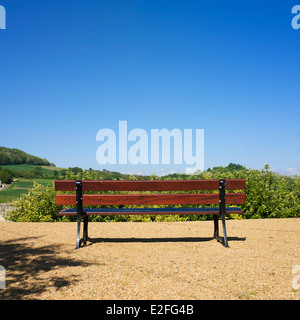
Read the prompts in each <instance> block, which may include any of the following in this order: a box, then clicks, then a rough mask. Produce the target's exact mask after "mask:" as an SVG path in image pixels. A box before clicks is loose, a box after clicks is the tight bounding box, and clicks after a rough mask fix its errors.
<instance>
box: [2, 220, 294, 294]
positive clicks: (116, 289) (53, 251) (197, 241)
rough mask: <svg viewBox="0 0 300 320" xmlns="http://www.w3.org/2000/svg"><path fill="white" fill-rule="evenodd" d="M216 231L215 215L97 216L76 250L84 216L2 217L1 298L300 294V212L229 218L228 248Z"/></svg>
mask: <svg viewBox="0 0 300 320" xmlns="http://www.w3.org/2000/svg"><path fill="white" fill-rule="evenodd" d="M220 227H221V223H220ZM212 233H213V221H198V222H157V223H151V222H150V223H133V222H123V223H122V222H117V223H90V224H89V236H90V237H91V239H92V241H91V242H89V243H88V245H87V246H86V247H84V248H80V249H79V250H74V246H75V238H76V223H67V222H65V223H21V222H19V223H13V222H1V223H0V265H2V266H4V267H5V270H6V288H5V289H0V299H2V300H3V299H5V300H8V299H80V300H81V299H139V300H142V299H170V300H173V299H192V300H194V299H196V300H197V299H243V300H246V299H291V300H299V298H300V289H299V290H295V289H293V286H292V279H293V277H295V276H296V275H295V274H292V268H293V267H294V266H296V265H300V255H299V244H300V243H299V242H300V241H299V240H300V219H297V218H291V219H272V220H270V219H268V220H228V221H227V234H228V235H229V245H230V248H228V249H226V248H224V247H223V246H222V245H221V243H219V242H217V241H216V240H213V239H212V238H211V236H212ZM299 268H300V267H299ZM298 283H299V281H298ZM299 284H300V283H299Z"/></svg>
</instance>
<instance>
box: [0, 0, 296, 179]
mask: <svg viewBox="0 0 300 320" xmlns="http://www.w3.org/2000/svg"><path fill="white" fill-rule="evenodd" d="M297 4H300V1H297V0H293V1H287V0H281V1H261V0H260V1H256V0H255V1H253V0H252V1H230V0H229V1H218V0H217V1H209V0H207V1H200V0H198V1H189V0H187V1H183V0H182V1H177V0H169V1H166V0H135V1H131V0H102V1H90V0H88V1H77V0H73V1H66V0H59V1H58V0H54V1H38V0H26V1H25V0H22V1H21V0H19V1H17V0H6V1H5V0H0V5H3V6H4V7H5V8H6V13H7V29H6V30H0V112H1V114H0V120H1V122H0V123H1V134H0V146H6V147H10V148H19V149H22V150H24V151H26V152H28V153H31V154H34V155H37V156H41V157H45V158H47V159H48V160H49V161H51V162H54V163H55V164H56V165H57V166H59V167H70V166H79V167H82V168H90V167H92V168H94V169H102V168H103V167H102V166H100V165H99V164H98V163H97V161H96V150H97V148H98V146H99V142H97V141H96V134H97V131H98V130H100V129H102V128H111V129H114V130H116V132H117V128H118V122H119V121H120V120H127V121H128V129H129V130H131V129H134V128H143V129H145V130H146V131H147V132H150V129H161V128H167V129H169V130H171V129H173V128H179V129H182V130H183V129H193V130H195V129H196V128H198V129H204V131H205V168H208V167H213V166H219V165H227V164H228V163H229V162H234V163H240V164H242V165H245V166H246V167H250V168H258V169H261V168H262V167H263V166H264V164H265V163H269V164H270V166H271V168H272V169H273V170H275V171H278V172H281V173H285V174H288V173H294V174H295V173H296V174H298V175H299V174H300V148H299V138H300V125H299V123H300V95H299V92H300V90H299V89H300V79H299V74H300V72H299V71H300V29H299V30H294V29H292V27H291V20H292V17H293V15H292V13H291V10H292V7H293V6H294V5H297ZM105 168H106V169H108V170H118V171H121V172H141V173H142V172H143V173H150V174H151V173H152V172H154V171H156V170H161V172H162V171H163V170H164V171H165V172H170V171H174V170H177V169H176V168H175V167H173V166H172V165H170V166H166V165H156V166H150V165H149V166H125V165H123V166H122V165H116V166H112V165H111V166H106V167H105ZM179 171H180V170H179Z"/></svg>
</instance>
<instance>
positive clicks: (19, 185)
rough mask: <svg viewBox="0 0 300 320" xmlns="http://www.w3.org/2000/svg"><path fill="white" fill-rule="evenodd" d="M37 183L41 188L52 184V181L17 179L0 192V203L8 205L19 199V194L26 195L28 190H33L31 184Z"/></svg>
mask: <svg viewBox="0 0 300 320" xmlns="http://www.w3.org/2000/svg"><path fill="white" fill-rule="evenodd" d="M34 181H35V182H37V183H39V184H41V185H43V186H45V187H46V186H48V185H50V184H51V183H53V180H52V179H33V180H27V179H18V180H17V181H16V182H14V183H13V184H12V185H11V186H10V187H8V188H7V189H5V190H3V191H0V203H9V202H12V201H13V200H15V199H17V198H19V197H20V195H21V194H26V193H28V190H30V189H31V188H33V183H34Z"/></svg>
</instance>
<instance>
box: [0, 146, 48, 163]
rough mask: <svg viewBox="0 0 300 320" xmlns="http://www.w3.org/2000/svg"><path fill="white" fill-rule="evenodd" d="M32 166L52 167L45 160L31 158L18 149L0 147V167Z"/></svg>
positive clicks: (31, 156)
mask: <svg viewBox="0 0 300 320" xmlns="http://www.w3.org/2000/svg"><path fill="white" fill-rule="evenodd" d="M8 164H10V165H12V164H33V165H39V166H51V165H54V164H53V163H50V162H49V161H48V160H46V159H42V158H39V157H37V156H33V155H31V154H28V153H26V152H24V151H22V150H19V149H11V148H5V147H0V165H8Z"/></svg>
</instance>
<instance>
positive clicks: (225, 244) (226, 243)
mask: <svg viewBox="0 0 300 320" xmlns="http://www.w3.org/2000/svg"><path fill="white" fill-rule="evenodd" d="M222 225H223V235H224V246H225V248H229V245H228V241H227V233H226V224H225V214H222Z"/></svg>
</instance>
